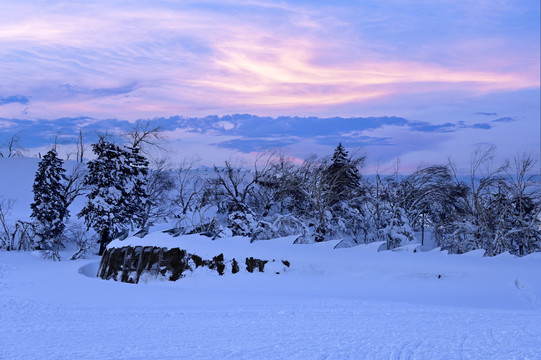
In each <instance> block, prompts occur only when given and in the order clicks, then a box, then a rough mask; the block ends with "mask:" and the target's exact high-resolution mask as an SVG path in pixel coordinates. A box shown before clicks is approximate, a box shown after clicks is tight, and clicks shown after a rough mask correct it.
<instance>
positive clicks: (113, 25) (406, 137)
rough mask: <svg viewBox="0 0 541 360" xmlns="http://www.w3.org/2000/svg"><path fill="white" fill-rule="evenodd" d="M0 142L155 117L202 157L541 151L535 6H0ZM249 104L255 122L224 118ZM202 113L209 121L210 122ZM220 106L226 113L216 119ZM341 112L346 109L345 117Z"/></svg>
mask: <svg viewBox="0 0 541 360" xmlns="http://www.w3.org/2000/svg"><path fill="white" fill-rule="evenodd" d="M1 9H2V10H1V11H0V20H1V21H0V59H1V66H0V142H5V141H6V139H7V138H9V136H11V135H13V134H18V135H19V136H20V138H21V139H22V142H23V145H24V146H25V147H26V148H28V149H29V153H32V151H34V150H37V149H43V148H46V147H47V146H49V145H50V144H51V143H52V141H53V139H54V136H55V135H56V134H58V133H60V135H61V136H62V137H63V139H64V142H66V143H69V142H70V141H71V140H72V138H73V136H74V135H75V133H76V132H77V131H78V129H79V128H80V127H82V128H83V129H84V131H85V132H87V133H88V137H89V138H91V137H92V136H93V135H92V134H94V133H95V132H96V131H106V130H107V131H110V132H113V133H114V132H122V131H126V129H128V128H129V127H130V126H131V125H130V123H133V122H135V121H136V120H138V119H155V120H154V121H155V123H157V124H159V125H161V126H162V127H163V129H164V132H163V135H164V138H166V139H167V140H168V146H169V147H170V154H172V156H174V157H177V158H178V157H180V156H198V157H199V158H201V160H202V162H203V163H206V164H208V165H210V164H212V163H214V162H222V161H223V160H224V159H227V158H230V157H239V158H249V157H252V156H254V154H255V153H256V152H259V151H264V150H266V149H269V148H276V147H280V148H282V149H284V151H286V152H287V153H289V154H290V155H292V156H295V157H298V158H303V157H304V156H306V155H308V154H309V153H316V154H320V155H323V154H326V153H329V152H330V151H332V149H333V147H334V146H336V144H337V142H338V141H342V142H344V143H345V144H346V146H349V148H350V149H352V150H353V149H358V150H359V151H361V152H363V153H366V154H367V155H368V158H369V161H371V162H372V163H379V164H390V163H392V162H393V161H395V160H396V159H397V158H400V159H401V160H400V161H401V163H402V164H403V166H405V168H411V167H414V166H416V165H417V164H419V163H421V162H424V163H441V162H445V161H446V160H447V158H448V157H449V156H451V157H453V158H455V159H456V160H457V162H459V163H460V164H461V166H465V164H466V163H467V162H468V159H469V156H470V153H471V152H472V151H473V149H475V148H476V147H477V146H479V145H482V144H487V143H491V144H495V145H496V146H497V148H498V154H499V156H501V157H513V156H514V155H516V154H517V153H519V152H523V151H527V152H531V153H533V154H534V155H535V156H536V158H539V143H540V108H541V104H540V3H539V0H521V1H512V0H471V1H469V0H385V1H382V0H379V1H376V0H370V1H340V0H337V1H332V2H329V1H317V0H314V1H234V0H231V1H227V0H226V1H195V2H190V1H109V0H103V1H71V0H70V1H49V0H32V1H28V0H18V1H3V3H2V6H1ZM233 114H250V115H253V116H248V115H244V116H239V115H236V116H228V115H233ZM207 116H211V117H207ZM224 116H225V117H224ZM350 118H351V119H350Z"/></svg>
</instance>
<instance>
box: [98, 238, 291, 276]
mask: <svg viewBox="0 0 541 360" xmlns="http://www.w3.org/2000/svg"><path fill="white" fill-rule="evenodd" d="M270 262H272V263H273V264H278V266H279V267H280V268H281V269H282V271H285V270H287V269H288V268H289V267H290V263H289V261H287V260H281V261H279V262H277V261H276V260H271V261H270ZM267 263H269V260H262V259H256V258H253V257H249V258H246V261H244V264H245V265H246V267H241V265H240V264H239V262H238V261H237V260H236V259H235V258H233V259H231V260H225V259H224V255H223V254H219V255H217V256H215V257H213V258H212V259H203V258H201V257H200V256H198V255H195V254H190V253H188V252H187V251H186V250H183V249H179V248H172V249H168V248H160V247H155V246H144V247H143V246H136V247H131V246H126V247H122V248H110V249H107V250H106V251H105V253H104V254H103V257H102V258H101V263H100V267H99V270H98V275H97V276H98V277H100V278H102V279H105V280H109V279H113V280H115V281H121V282H127V283H134V284H137V283H138V282H139V280H140V279H141V276H146V277H156V278H159V277H163V278H165V279H167V280H170V281H176V280H178V279H180V278H181V277H183V276H185V274H186V272H188V271H190V272H191V271H193V270H195V269H197V268H199V267H206V268H208V269H211V270H214V271H216V272H217V273H218V274H219V275H223V274H225V272H231V273H233V274H236V273H238V272H240V271H243V270H246V271H248V272H250V273H253V272H254V271H258V272H264V271H265V264H267ZM276 270H277V267H276V266H274V267H273V269H272V270H271V271H274V272H275V273H276V274H279V273H280V271H276Z"/></svg>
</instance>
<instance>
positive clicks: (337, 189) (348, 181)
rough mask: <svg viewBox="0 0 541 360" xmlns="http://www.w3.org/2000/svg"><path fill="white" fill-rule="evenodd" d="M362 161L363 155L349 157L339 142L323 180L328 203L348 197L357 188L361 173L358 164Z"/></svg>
mask: <svg viewBox="0 0 541 360" xmlns="http://www.w3.org/2000/svg"><path fill="white" fill-rule="evenodd" d="M362 162H364V157H361V158H358V159H351V158H350V157H348V152H347V151H346V149H345V148H344V146H342V143H339V144H338V146H337V147H336V149H335V150H334V154H333V156H332V158H331V164H330V165H329V167H328V168H327V169H326V170H325V173H324V181H325V185H326V191H327V193H328V194H327V196H328V197H329V199H330V201H329V203H330V204H331V205H332V204H335V203H337V202H338V201H341V200H345V199H349V198H351V197H352V195H353V194H354V193H355V192H356V191H358V190H359V188H360V187H359V185H360V180H361V175H360V174H359V169H358V166H359V165H360V164H361V163H362Z"/></svg>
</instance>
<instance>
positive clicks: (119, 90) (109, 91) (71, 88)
mask: <svg viewBox="0 0 541 360" xmlns="http://www.w3.org/2000/svg"><path fill="white" fill-rule="evenodd" d="M59 88H60V89H63V90H65V91H67V92H68V93H70V94H77V95H78V94H82V95H93V96H97V97H107V96H115V95H124V94H129V93H131V92H132V91H134V90H135V89H136V88H137V83H132V84H129V85H125V86H119V87H110V88H99V89H88V88H84V87H79V86H77V85H72V84H62V85H59Z"/></svg>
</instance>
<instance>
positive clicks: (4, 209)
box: [0, 199, 17, 251]
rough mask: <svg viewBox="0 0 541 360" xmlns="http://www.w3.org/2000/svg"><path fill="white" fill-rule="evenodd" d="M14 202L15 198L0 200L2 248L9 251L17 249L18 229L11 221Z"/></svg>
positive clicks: (0, 238) (0, 241)
mask: <svg viewBox="0 0 541 360" xmlns="http://www.w3.org/2000/svg"><path fill="white" fill-rule="evenodd" d="M14 203H15V201H14V200H13V199H8V200H4V199H2V200H0V248H1V249H4V250H7V251H11V250H15V235H16V232H17V230H16V229H14V228H13V226H12V224H10V223H9V215H10V213H11V209H12V208H13V204H14Z"/></svg>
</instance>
